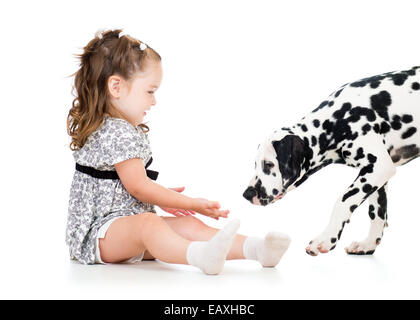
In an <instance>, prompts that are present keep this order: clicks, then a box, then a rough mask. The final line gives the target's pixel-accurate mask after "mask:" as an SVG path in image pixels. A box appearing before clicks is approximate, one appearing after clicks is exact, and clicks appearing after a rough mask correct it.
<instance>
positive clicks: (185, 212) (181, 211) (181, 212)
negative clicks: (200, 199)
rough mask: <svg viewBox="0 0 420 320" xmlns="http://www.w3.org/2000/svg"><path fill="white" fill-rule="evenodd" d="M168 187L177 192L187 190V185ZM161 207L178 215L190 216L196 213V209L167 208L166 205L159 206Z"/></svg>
mask: <svg viewBox="0 0 420 320" xmlns="http://www.w3.org/2000/svg"><path fill="white" fill-rule="evenodd" d="M168 189H171V190H174V191H176V192H182V191H184V190H185V187H180V188H168ZM159 208H161V209H162V210H163V211H165V212H168V213H170V214H173V215H174V216H176V217H183V216H190V215H192V214H195V212H194V211H191V210H184V209H175V208H165V207H159Z"/></svg>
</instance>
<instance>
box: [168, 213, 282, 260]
mask: <svg viewBox="0 0 420 320" xmlns="http://www.w3.org/2000/svg"><path fill="white" fill-rule="evenodd" d="M164 219H165V221H166V222H167V223H168V224H169V226H170V227H171V228H172V229H173V230H174V231H175V232H176V233H178V234H179V235H181V236H182V237H184V238H185V239H188V240H191V241H208V240H209V239H211V238H212V237H214V235H215V234H217V232H219V229H215V228H212V227H209V226H207V225H206V224H204V223H203V222H202V221H201V220H199V219H197V218H195V217H193V216H184V217H164ZM289 244H290V238H289V236H287V235H285V234H282V233H278V232H270V233H268V234H267V235H266V236H265V238H264V239H263V238H257V237H247V236H244V235H240V234H237V235H236V236H235V240H234V243H233V245H232V247H231V249H230V251H229V253H228V255H227V259H228V260H233V259H252V260H257V261H259V262H260V263H261V265H262V266H264V267H274V266H276V265H277V264H278V263H279V261H280V259H281V258H282V256H283V254H284V253H285V252H286V251H287V249H288V247H289Z"/></svg>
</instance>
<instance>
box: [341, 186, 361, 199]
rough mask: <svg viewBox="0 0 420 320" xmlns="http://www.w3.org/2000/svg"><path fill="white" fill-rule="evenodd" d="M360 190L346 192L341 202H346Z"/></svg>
mask: <svg viewBox="0 0 420 320" xmlns="http://www.w3.org/2000/svg"><path fill="white" fill-rule="evenodd" d="M359 191H360V190H359V189H358V188H354V189H352V190H350V191H348V192H346V193H345V194H344V196H343V199H341V201H342V202H344V201H346V200H347V199H348V198H350V197H352V196H354V195H355V194H357V193H358V192H359Z"/></svg>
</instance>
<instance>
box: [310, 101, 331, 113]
mask: <svg viewBox="0 0 420 320" xmlns="http://www.w3.org/2000/svg"><path fill="white" fill-rule="evenodd" d="M327 104H328V100H325V101H322V102H321V104H320V105H319V106H318V107H317V108H316V109H314V110H313V111H312V112H317V111H318V110H321V109H322V108H324V107H325V106H326V105H327Z"/></svg>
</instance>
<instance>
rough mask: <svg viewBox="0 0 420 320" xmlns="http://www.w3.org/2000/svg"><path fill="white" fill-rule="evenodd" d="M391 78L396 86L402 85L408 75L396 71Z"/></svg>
mask: <svg viewBox="0 0 420 320" xmlns="http://www.w3.org/2000/svg"><path fill="white" fill-rule="evenodd" d="M391 78H392V81H393V82H394V84H395V85H396V86H402V85H403V84H404V82H405V80H407V78H408V75H407V74H405V73H396V74H393V75H391Z"/></svg>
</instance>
